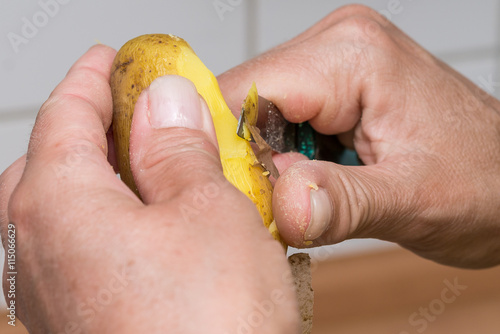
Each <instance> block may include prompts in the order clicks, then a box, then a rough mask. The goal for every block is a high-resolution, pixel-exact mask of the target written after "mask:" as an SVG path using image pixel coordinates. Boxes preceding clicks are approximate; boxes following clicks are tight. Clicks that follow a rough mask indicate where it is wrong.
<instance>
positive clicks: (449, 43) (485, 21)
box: [257, 0, 500, 53]
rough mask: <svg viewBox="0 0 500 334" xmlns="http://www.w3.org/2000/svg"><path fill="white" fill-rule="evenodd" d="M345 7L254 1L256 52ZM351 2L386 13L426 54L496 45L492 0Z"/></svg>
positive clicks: (496, 3)
mask: <svg viewBox="0 0 500 334" xmlns="http://www.w3.org/2000/svg"><path fill="white" fill-rule="evenodd" d="M394 1H396V2H399V6H398V10H397V11H395V10H393V9H391V8H392V7H391V4H392V3H393V2H394ZM349 3H353V1H341V0H334V1H328V0H321V1H320V0H317V1H303V0H274V1H267V0H260V1H259V2H258V5H259V15H258V18H259V22H258V25H257V26H258V35H259V36H260V38H261V40H260V43H259V51H260V52H262V51H265V50H267V49H269V48H270V47H272V46H275V45H277V44H280V43H282V42H284V41H286V40H288V39H290V38H292V37H294V36H296V35H297V34H299V33H300V32H302V31H304V30H305V29H307V28H308V27H310V26H312V25H313V24H314V23H316V22H317V21H319V20H320V19H321V18H323V17H324V16H326V15H327V14H328V13H329V12H331V11H332V10H334V9H336V8H338V7H339V6H341V5H345V4H349ZM356 3H361V4H365V5H368V6H370V7H371V8H373V9H375V10H377V11H379V12H383V13H385V14H386V15H387V14H388V16H390V19H391V20H392V21H393V22H394V23H395V24H396V25H398V26H399V27H400V28H401V29H402V30H403V31H405V32H406V33H407V34H408V35H409V36H411V37H412V38H413V39H415V40H416V41H417V42H419V43H420V44H422V45H423V46H424V47H425V48H427V49H428V50H429V51H431V52H432V53H443V52H450V51H454V50H457V51H460V50H466V49H470V48H487V47H492V46H494V45H497V44H498V43H499V39H498V35H497V20H496V14H497V12H498V10H499V9H500V7H499V1H498V0H485V1H481V2H474V1H466V0H462V1H452V0H446V1H443V0H442V1H432V0H420V1H412V0H399V1H398V0H383V1H381V0H376V1H356ZM391 12H392V14H391Z"/></svg>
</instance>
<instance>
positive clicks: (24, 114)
mask: <svg viewBox="0 0 500 334" xmlns="http://www.w3.org/2000/svg"><path fill="white" fill-rule="evenodd" d="M38 109H40V106H32V107H24V108H23V107H21V108H19V107H18V108H14V109H13V110H0V123H3V122H12V121H19V120H26V119H31V120H33V122H35V118H36V115H37V114H38Z"/></svg>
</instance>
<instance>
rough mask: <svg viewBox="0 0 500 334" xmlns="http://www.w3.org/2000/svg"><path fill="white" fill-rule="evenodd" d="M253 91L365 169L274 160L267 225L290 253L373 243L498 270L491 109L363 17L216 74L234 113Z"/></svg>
mask: <svg viewBox="0 0 500 334" xmlns="http://www.w3.org/2000/svg"><path fill="white" fill-rule="evenodd" d="M252 81H255V82H256V83H257V87H258V88H259V92H260V94H261V95H262V96H264V97H266V98H267V99H269V100H271V101H273V102H274V103H275V104H276V105H277V106H278V108H279V109H280V110H281V111H282V113H283V115H284V116H285V118H286V119H288V120H289V121H291V122H297V123H298V122H304V121H309V122H310V124H311V125H312V126H313V127H314V128H315V129H316V130H317V131H319V132H321V133H324V134H329V135H337V136H338V138H339V139H340V141H341V142H342V143H343V144H344V145H345V146H347V147H350V148H354V149H355V150H356V151H357V153H358V155H359V157H360V159H361V160H362V161H363V162H364V163H365V164H366V166H356V167H347V166H341V165H337V164H334V163H330V162H324V161H306V160H304V157H301V156H300V155H297V154H293V155H290V154H288V155H281V156H277V157H276V164H277V165H278V168H279V169H281V173H282V175H281V177H280V178H279V179H278V181H277V183H276V188H275V192H274V213H275V218H276V222H277V225H278V228H279V230H280V232H281V234H282V236H283V238H284V239H285V241H286V242H288V243H289V244H290V245H292V246H295V247H312V246H319V245H326V244H333V243H338V242H341V241H343V240H345V239H349V238H359V237H366V238H379V239H383V240H388V241H393V242H397V243H399V244H401V245H402V246H404V247H406V248H408V249H410V250H412V251H414V252H416V253H417V254H419V255H421V256H423V257H426V258H429V259H432V260H435V261H437V262H440V263H444V264H449V265H454V266H460V267H472V268H478V267H488V266H493V265H497V264H499V263H500V242H499V236H500V218H499V217H500V102H499V101H498V100H496V99H494V98H493V97H491V96H490V95H488V94H487V93H485V92H484V91H482V90H481V89H480V88H478V87H476V86H475V85H474V84H473V83H471V82H470V81H469V80H467V79H466V78H464V77H463V76H462V75H460V74H459V73H457V72H456V71H454V70H453V69H451V68H450V67H448V66H447V65H446V64H444V63H442V62H441V61H439V60H438V59H436V58H435V57H433V56H432V55H431V54H429V53H428V52H427V51H425V50H424V49H422V47H420V46H419V45H417V44H416V43H415V42H414V41H413V40H411V39H410V38H409V37H408V36H407V35H405V34H404V33H403V32H401V31H400V30H399V29H398V28H396V27H395V26H394V25H392V24H391V23H389V22H388V21H387V20H385V19H384V18H383V17H382V16H381V15H379V14H378V13H376V12H375V11H373V10H371V9H369V8H366V7H364V6H347V7H343V8H341V9H339V10H337V11H335V12H333V13H331V14H330V15H329V16H327V17H326V18H325V19H323V20H322V21H320V22H319V23H317V24H316V25H314V26H313V27H312V28H310V29H309V30H307V31H306V32H304V33H302V34H301V35H299V36H297V37H296V38H294V39H292V40H290V41H288V42H286V43H284V44H283V45H280V46H278V47H276V48H274V49H272V50H270V51H268V52H266V53H264V54H263V55H261V56H259V57H257V58H255V59H252V60H250V61H248V62H247V63H244V64H242V65H240V66H238V67H236V68H234V69H232V70H229V71H228V72H226V73H224V74H222V75H221V76H220V77H219V83H220V86H221V89H222V91H223V93H224V95H225V97H226V99H227V101H228V104H229V106H230V108H231V109H232V110H239V104H240V103H241V101H242V100H243V97H244V96H245V91H246V90H248V87H250V84H251V82H252ZM316 186H317V187H318V190H314V189H315V187H316ZM313 188H314V189H313Z"/></svg>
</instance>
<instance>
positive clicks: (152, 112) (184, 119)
mask: <svg viewBox="0 0 500 334" xmlns="http://www.w3.org/2000/svg"><path fill="white" fill-rule="evenodd" d="M148 93H149V122H150V124H151V126H152V127H153V128H156V129H160V128H172V127H184V128H189V129H195V130H204V128H205V119H206V115H205V114H206V113H207V112H208V113H210V112H209V111H208V108H207V107H206V104H205V103H201V102H202V101H201V97H200V95H199V94H198V92H197V90H196V87H195V86H194V84H193V83H192V82H191V81H190V80H188V79H186V78H183V77H181V76H178V75H168V76H163V77H159V78H157V79H156V80H155V81H153V82H152V83H151V85H150V86H149V92H148ZM209 115H210V114H209Z"/></svg>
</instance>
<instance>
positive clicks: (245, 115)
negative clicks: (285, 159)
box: [236, 83, 279, 179]
mask: <svg viewBox="0 0 500 334" xmlns="http://www.w3.org/2000/svg"><path fill="white" fill-rule="evenodd" d="M258 117H259V96H258V94H257V87H256V86H255V83H253V84H252V87H251V88H250V91H249V92H248V95H247V97H246V98H245V100H244V101H243V104H242V106H241V114H240V119H239V120H238V128H237V130H236V133H237V134H238V136H239V137H241V138H244V139H246V140H248V141H253V142H255V143H256V144H257V148H255V147H254V152H255V155H256V156H257V159H258V160H259V163H260V164H261V165H262V167H264V169H266V170H267V171H268V172H269V173H270V174H271V176H273V177H274V178H276V179H277V178H278V177H279V172H278V169H277V168H276V166H275V165H274V162H273V158H272V152H273V150H272V148H271V147H270V146H269V145H268V143H267V142H266V141H265V140H264V139H263V138H262V136H261V135H260V130H259V128H258V127H257V120H258Z"/></svg>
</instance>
